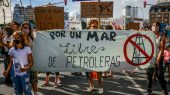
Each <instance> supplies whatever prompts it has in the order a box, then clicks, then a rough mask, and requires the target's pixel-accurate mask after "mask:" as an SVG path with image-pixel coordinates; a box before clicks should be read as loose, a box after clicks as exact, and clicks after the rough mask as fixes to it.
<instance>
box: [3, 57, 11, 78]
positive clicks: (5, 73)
mask: <svg viewBox="0 0 170 95" xmlns="http://www.w3.org/2000/svg"><path fill="white" fill-rule="evenodd" d="M12 62H13V61H12V56H10V58H9V65H8V67H7V70H6V71H4V73H3V74H4V76H7V75H8V73H9V71H10V69H11V67H12Z"/></svg>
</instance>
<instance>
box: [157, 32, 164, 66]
mask: <svg viewBox="0 0 170 95" xmlns="http://www.w3.org/2000/svg"><path fill="white" fill-rule="evenodd" d="M165 41H166V36H165V35H163V38H162V40H161V42H160V51H159V53H158V57H157V59H156V64H157V65H158V64H159V62H160V60H161V57H162V56H163V53H164V48H165Z"/></svg>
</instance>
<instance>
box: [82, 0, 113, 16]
mask: <svg viewBox="0 0 170 95" xmlns="http://www.w3.org/2000/svg"><path fill="white" fill-rule="evenodd" d="M81 17H82V18H96V17H101V18H108V17H113V2H81Z"/></svg>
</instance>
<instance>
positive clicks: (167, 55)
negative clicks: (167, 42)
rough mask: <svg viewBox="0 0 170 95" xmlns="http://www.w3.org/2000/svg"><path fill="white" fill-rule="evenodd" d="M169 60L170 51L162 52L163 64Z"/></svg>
mask: <svg viewBox="0 0 170 95" xmlns="http://www.w3.org/2000/svg"><path fill="white" fill-rule="evenodd" d="M169 59H170V51H168V50H164V62H165V63H167V62H168V60H169Z"/></svg>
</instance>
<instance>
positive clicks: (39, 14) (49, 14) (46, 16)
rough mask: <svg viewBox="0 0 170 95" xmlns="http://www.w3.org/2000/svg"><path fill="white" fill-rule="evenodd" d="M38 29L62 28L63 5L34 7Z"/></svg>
mask: <svg viewBox="0 0 170 95" xmlns="http://www.w3.org/2000/svg"><path fill="white" fill-rule="evenodd" d="M35 21H36V26H37V29H38V30H50V29H64V7H56V6H47V7H35Z"/></svg>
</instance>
